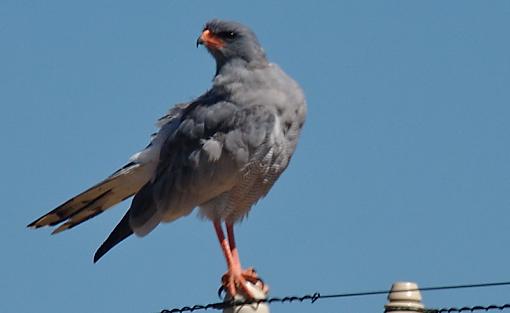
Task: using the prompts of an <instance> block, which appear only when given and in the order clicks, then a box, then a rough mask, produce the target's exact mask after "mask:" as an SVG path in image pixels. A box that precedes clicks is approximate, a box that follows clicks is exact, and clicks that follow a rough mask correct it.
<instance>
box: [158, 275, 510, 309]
mask: <svg viewBox="0 0 510 313" xmlns="http://www.w3.org/2000/svg"><path fill="white" fill-rule="evenodd" d="M501 286H510V281H505V282H489V283H477V284H462V285H448V286H433V287H422V288H416V289H409V290H405V291H406V292H407V291H441V290H454V289H469V288H488V287H501ZM390 291H391V290H376V291H362V292H349V293H338V294H325V295H322V294H320V293H319V292H315V293H313V294H308V295H304V296H286V297H272V298H268V299H259V300H246V301H229V302H216V303H209V304H205V305H201V304H196V305H193V306H185V307H182V308H174V309H171V310H167V309H164V310H161V312H160V313H184V312H194V311H200V310H208V309H216V310H222V309H224V308H227V307H234V306H240V305H249V304H256V303H269V304H271V303H292V302H303V301H308V300H309V301H310V302H311V303H315V302H316V301H317V300H320V299H332V298H352V297H366V296H374V295H385V294H388V293H389V292H390ZM509 308H510V304H503V305H489V306H473V307H463V308H453V307H452V308H442V309H424V310H423V312H426V313H452V312H457V313H462V312H467V311H470V312H475V311H490V310H496V309H499V310H504V309H509Z"/></svg>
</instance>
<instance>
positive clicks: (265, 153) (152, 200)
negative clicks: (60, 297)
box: [29, 20, 306, 261]
mask: <svg viewBox="0 0 510 313" xmlns="http://www.w3.org/2000/svg"><path fill="white" fill-rule="evenodd" d="M206 28H207V29H210V30H211V31H212V32H214V33H215V34H218V36H223V37H221V38H223V39H224V42H225V43H226V44H225V45H224V46H222V48H221V49H210V48H209V47H207V48H208V50H209V52H211V54H212V55H213V56H214V58H215V60H216V75H215V77H214V79H213V85H212V88H211V89H210V90H208V91H207V92H206V93H205V94H203V95H202V96H200V97H198V98H197V99H195V100H194V101H192V102H190V103H185V104H179V105H177V106H175V107H174V108H172V109H171V110H170V112H169V113H168V114H167V115H165V116H164V117H162V118H161V119H160V120H159V121H158V127H159V131H158V132H157V133H156V134H154V135H153V137H152V138H151V142H150V144H149V145H148V146H147V147H146V148H145V149H144V150H142V151H141V152H139V153H137V154H135V155H134V156H133V157H131V159H130V161H129V163H128V164H127V165H126V166H125V167H123V168H122V169H120V170H119V171H117V172H115V173H114V174H112V175H111V176H110V177H109V178H107V179H106V180H104V181H102V182H101V183H99V184H97V185H95V186H94V187H92V188H90V189H88V190H87V191H85V192H83V193H81V194H79V195H78V196H76V197H74V198H72V199H71V200H69V201H67V202H66V203H64V204H62V205H61V206H59V207H57V208H56V209H55V210H53V211H51V212H49V213H48V214H46V215H44V216H42V217H41V218H39V219H38V220H36V221H34V222H33V223H31V224H30V225H29V227H36V228H38V227H42V226H48V225H49V226H55V225H58V224H60V226H59V227H58V228H57V229H56V230H55V231H54V232H60V231H63V230H65V229H69V228H72V227H74V226H76V225H78V224H80V223H82V222H84V221H86V220H88V219H90V218H92V217H94V216H96V215H97V214H99V213H101V212H103V211H105V210H106V209H108V208H110V207H112V206H113V205H115V204H117V203H119V202H121V201H123V200H125V199H126V198H128V197H130V196H133V195H134V199H133V201H132V203H131V207H130V208H129V210H128V212H127V213H126V215H125V216H124V218H123V219H122V220H121V222H120V223H119V224H118V225H117V227H116V228H115V229H114V231H113V232H112V234H111V235H110V236H109V237H108V239H107V240H106V241H105V243H103V245H102V246H101V247H100V248H99V250H98V251H97V252H96V255H95V257H94V261H97V260H98V259H99V258H100V257H101V256H102V255H104V253H106V252H107V251H108V250H109V249H111V248H112V247H113V246H115V245H116V244H117V243H118V242H120V241H121V240H123V239H124V238H126V237H128V236H129V235H131V234H132V233H135V234H137V235H139V236H144V235H146V234H148V233H149V232H150V231H152V230H153V229H154V228H155V227H156V226H157V225H158V224H160V223H162V222H171V221H173V220H175V219H178V218H180V217H182V216H186V215H188V214H190V213H191V212H192V211H193V209H194V208H196V207H198V208H199V213H200V214H201V215H202V216H204V217H206V218H208V219H211V220H213V221H214V220H219V221H226V222H237V221H239V220H241V219H242V218H243V217H245V216H246V214H247V213H248V211H249V210H250V208H251V207H252V205H253V204H255V203H256V202H257V201H258V200H259V199H260V198H262V197H263V196H265V195H266V194H267V192H268V191H269V189H270V188H271V186H272V185H273V184H274V182H275V181H276V179H277V178H278V177H279V176H280V175H281V174H282V172H283V171H284V170H285V169H286V168H287V166H288V164H289V161H290V158H291V156H292V154H293V152H294V150H295V148H296V144H297V141H298V137H299V133H300V130H301V128H302V126H303V123H304V120H305V115H306V103H305V98H304V95H303V93H302V91H301V89H300V87H299V86H298V84H297V83H296V82H295V81H294V80H292V79H291V78H290V77H289V76H287V75H286V74H285V73H284V72H283V71H282V70H281V69H280V68H279V67H278V66H277V65H275V64H272V63H269V62H268V61H267V59H266V56H265V53H264V51H263V49H262V48H261V46H260V45H259V43H258V41H257V39H256V37H255V35H254V34H253V32H252V31H251V30H249V29H248V28H246V27H245V26H243V25H241V24H239V23H234V22H225V21H220V20H213V21H211V22H209V23H207V24H206Z"/></svg>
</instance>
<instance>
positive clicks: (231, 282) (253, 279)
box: [221, 268, 269, 299]
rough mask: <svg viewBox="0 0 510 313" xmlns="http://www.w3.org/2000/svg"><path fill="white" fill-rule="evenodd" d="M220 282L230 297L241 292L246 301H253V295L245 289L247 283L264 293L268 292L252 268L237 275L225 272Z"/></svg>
mask: <svg viewBox="0 0 510 313" xmlns="http://www.w3.org/2000/svg"><path fill="white" fill-rule="evenodd" d="M221 282H222V284H223V290H227V291H228V293H229V294H230V296H232V297H234V296H235V295H237V294H238V293H239V292H241V293H242V294H244V295H245V296H246V298H247V299H254V298H255V297H254V295H253V293H252V292H251V291H250V290H249V289H248V287H246V283H247V282H250V283H252V284H254V285H257V286H259V287H260V288H261V289H262V290H263V291H264V292H265V293H267V292H268V291H269V288H268V287H267V285H266V284H265V283H264V282H263V281H262V280H261V279H260V278H259V277H258V276H257V273H256V272H255V271H254V270H253V268H248V269H246V270H245V271H243V272H241V273H239V274H237V273H232V272H227V273H225V274H224V275H223V276H222V278H221Z"/></svg>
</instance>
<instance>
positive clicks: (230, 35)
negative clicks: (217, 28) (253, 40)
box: [218, 32, 237, 39]
mask: <svg viewBox="0 0 510 313" xmlns="http://www.w3.org/2000/svg"><path fill="white" fill-rule="evenodd" d="M218 36H220V37H223V38H227V39H235V38H236V37H237V33H236V32H221V33H219V34H218Z"/></svg>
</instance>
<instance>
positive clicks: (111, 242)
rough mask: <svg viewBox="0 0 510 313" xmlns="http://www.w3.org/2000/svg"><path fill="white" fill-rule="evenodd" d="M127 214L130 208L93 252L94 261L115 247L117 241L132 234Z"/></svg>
mask: <svg viewBox="0 0 510 313" xmlns="http://www.w3.org/2000/svg"><path fill="white" fill-rule="evenodd" d="M129 214H130V210H128V211H127V212H126V214H124V217H123V218H122V219H121V220H120V222H119V224H117V226H115V228H114V229H113V231H112V232H111V234H110V235H109V236H108V238H106V240H105V241H104V242H103V244H102V245H101V246H100V247H99V249H97V251H96V253H95V254H94V263H96V262H97V261H99V259H100V258H101V257H102V256H103V255H105V254H106V253H107V252H108V251H110V249H112V248H113V247H115V246H116V245H117V244H118V243H119V242H121V241H122V240H124V239H126V238H127V237H129V236H131V235H132V234H133V230H132V229H131V227H130V226H129Z"/></svg>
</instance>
